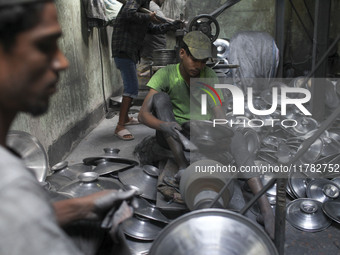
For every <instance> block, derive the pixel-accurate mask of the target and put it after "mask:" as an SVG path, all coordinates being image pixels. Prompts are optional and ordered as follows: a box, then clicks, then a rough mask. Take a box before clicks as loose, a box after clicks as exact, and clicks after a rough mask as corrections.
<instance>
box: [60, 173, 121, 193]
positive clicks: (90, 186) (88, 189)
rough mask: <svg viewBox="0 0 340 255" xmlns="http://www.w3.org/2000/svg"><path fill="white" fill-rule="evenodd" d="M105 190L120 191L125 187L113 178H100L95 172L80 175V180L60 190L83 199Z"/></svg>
mask: <svg viewBox="0 0 340 255" xmlns="http://www.w3.org/2000/svg"><path fill="white" fill-rule="evenodd" d="M105 189H114V190H119V189H123V185H122V184H121V183H120V182H119V181H117V180H114V179H112V178H106V177H99V175H98V174H97V173H95V172H86V173H82V174H79V175H78V180H76V181H73V182H71V183H69V184H67V185H66V186H63V187H61V188H60V189H59V191H60V192H64V193H67V194H69V195H71V196H72V197H83V196H87V195H90V194H93V193H96V192H99V191H102V190H105Z"/></svg>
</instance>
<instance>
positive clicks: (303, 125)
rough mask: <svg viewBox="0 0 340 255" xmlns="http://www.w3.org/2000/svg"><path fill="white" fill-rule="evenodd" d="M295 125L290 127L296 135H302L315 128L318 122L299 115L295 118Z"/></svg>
mask: <svg viewBox="0 0 340 255" xmlns="http://www.w3.org/2000/svg"><path fill="white" fill-rule="evenodd" d="M296 121H297V125H296V126H294V127H293V128H292V129H293V130H294V132H295V133H296V134H297V135H304V134H307V133H308V132H310V131H312V130H315V129H317V127H318V122H317V121H316V120H315V119H313V118H310V117H305V116H302V117H299V118H297V119H296Z"/></svg>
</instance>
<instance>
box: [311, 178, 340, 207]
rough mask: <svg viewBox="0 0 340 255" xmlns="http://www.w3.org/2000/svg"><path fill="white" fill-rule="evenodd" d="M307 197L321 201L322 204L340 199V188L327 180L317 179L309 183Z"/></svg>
mask: <svg viewBox="0 0 340 255" xmlns="http://www.w3.org/2000/svg"><path fill="white" fill-rule="evenodd" d="M306 193H307V197H309V198H311V199H315V200H317V201H320V202H321V203H323V202H325V201H328V200H334V199H339V196H340V188H339V187H338V186H337V185H336V184H335V183H334V182H332V181H330V180H327V179H315V180H313V181H311V182H310V183H308V185H307V189H306Z"/></svg>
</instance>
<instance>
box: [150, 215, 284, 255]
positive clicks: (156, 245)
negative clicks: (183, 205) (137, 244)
mask: <svg viewBox="0 0 340 255" xmlns="http://www.w3.org/2000/svg"><path fill="white" fill-rule="evenodd" d="M149 254H150V255H159V254H162V255H206V254H211V255H219V254H221V255H225V254H244V255H245V254H247V255H258V254H261V255H267V254H268V255H275V254H278V252H277V250H276V248H275V246H274V244H273V243H272V241H271V240H270V238H269V237H268V235H267V234H266V233H265V232H264V231H263V230H262V229H261V228H260V227H259V226H258V225H256V224H255V223H253V222H252V221H251V220H249V219H248V218H246V217H244V216H242V215H240V214H237V213H234V212H231V211H226V210H222V209H203V210H198V211H194V212H191V213H188V214H185V215H183V216H181V217H180V218H178V219H176V220H174V221H173V222H172V223H170V224H169V225H168V226H167V227H165V229H164V230H163V231H162V232H161V233H160V235H159V236H158V237H157V239H156V240H155V241H154V242H153V244H152V247H151V249H150V252H149Z"/></svg>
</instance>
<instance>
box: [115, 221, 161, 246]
mask: <svg viewBox="0 0 340 255" xmlns="http://www.w3.org/2000/svg"><path fill="white" fill-rule="evenodd" d="M121 226H122V230H123V232H124V233H125V234H126V235H128V236H130V237H133V238H136V239H138V240H146V241H147V240H148V241H152V240H154V239H156V237H157V236H158V234H159V232H160V231H161V230H162V228H163V227H162V226H161V225H159V224H157V223H155V222H153V221H151V220H149V219H146V218H143V217H136V216H135V217H131V218H129V219H127V220H125V221H123V222H122V225H121Z"/></svg>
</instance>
